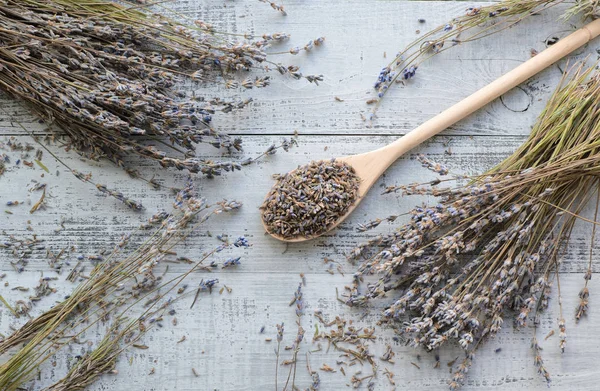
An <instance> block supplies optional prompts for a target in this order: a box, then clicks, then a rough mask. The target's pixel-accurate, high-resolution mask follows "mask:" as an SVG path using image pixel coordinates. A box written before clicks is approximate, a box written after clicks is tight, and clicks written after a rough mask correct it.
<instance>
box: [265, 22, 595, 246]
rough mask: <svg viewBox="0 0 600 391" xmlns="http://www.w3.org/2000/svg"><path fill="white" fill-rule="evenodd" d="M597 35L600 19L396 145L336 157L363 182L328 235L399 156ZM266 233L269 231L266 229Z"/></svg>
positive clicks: (473, 95) (294, 238)
mask: <svg viewBox="0 0 600 391" xmlns="http://www.w3.org/2000/svg"><path fill="white" fill-rule="evenodd" d="M598 35H600V19H598V20H595V21H593V22H591V23H589V24H587V25H586V26H584V27H582V28H581V29H579V30H577V31H575V32H574V33H572V34H570V35H568V36H567V37H565V38H563V39H561V40H560V41H558V42H557V43H555V44H554V45H552V46H550V47H549V48H547V49H545V50H544V51H542V52H541V53H539V54H537V55H536V56H535V57H532V58H531V59H529V60H527V61H525V62H524V63H523V64H521V65H519V66H518V67H516V68H515V69H513V70H512V71H510V72H508V73H506V74H505V75H503V76H501V77H500V78H498V79H496V80H495V81H493V82H491V83H490V84H488V85H487V86H485V87H483V88H482V89H480V90H479V91H477V92H475V93H473V94H472V95H470V96H468V97H467V98H465V99H463V100H462V101H460V102H458V103H457V104H455V105H454V106H452V107H450V108H448V109H446V110H444V111H443V112H441V113H440V114H438V115H436V116H435V117H433V118H431V119H430V120H428V121H427V122H425V123H423V124H422V125H420V126H419V127H417V128H416V129H414V130H413V131H412V132H410V133H408V134H406V135H405V136H403V137H401V138H399V139H398V140H396V141H394V142H393V143H391V144H388V145H386V146H385V147H382V148H379V149H376V150H374V151H371V152H366V153H361V154H359V155H351V156H344V157H340V158H336V160H339V161H343V162H346V163H348V164H350V165H351V166H352V167H353V168H354V170H355V171H356V174H357V175H358V177H359V178H360V179H361V183H360V188H359V190H358V198H357V200H356V202H355V203H354V204H353V205H352V206H351V207H350V209H349V210H348V212H347V213H346V214H345V215H344V216H341V217H340V218H339V219H338V220H337V221H336V222H335V224H333V225H331V227H329V229H328V230H327V231H326V232H328V231H331V230H332V229H334V228H335V227H336V226H337V225H338V224H340V223H341V222H342V221H344V220H345V219H346V218H347V217H348V216H349V215H350V214H351V213H352V212H353V211H354V209H356V207H357V206H358V204H359V203H360V201H362V199H363V197H364V196H365V194H367V192H368V191H369V190H370V189H371V187H372V186H373V184H374V183H375V181H377V179H379V177H380V176H381V175H382V174H383V173H384V172H385V170H387V169H388V167H389V166H390V165H392V163H394V162H395V161H396V160H397V159H398V158H399V157H400V156H402V155H404V154H405V153H406V152H408V151H410V150H411V149H413V148H414V147H416V146H417V145H419V144H421V143H422V142H423V141H425V140H427V139H429V138H431V137H433V136H435V135H436V134H438V133H440V132H441V131H442V130H444V129H446V128H448V127H449V126H451V125H453V124H455V123H457V122H458V121H460V120H462V119H464V118H465V117H467V116H468V115H469V114H471V113H473V112H475V111H476V110H479V109H480V108H482V107H483V106H485V105H486V104H488V103H490V102H491V101H493V100H494V99H496V98H498V97H499V96H501V95H502V94H504V93H506V92H508V91H509V90H511V89H512V88H514V87H516V86H517V85H519V84H521V83H522V82H524V81H525V80H527V79H529V78H530V77H532V76H533V75H535V74H537V73H538V72H540V71H542V70H544V69H546V68H547V67H549V66H550V65H552V64H554V63H555V62H556V61H558V60H560V59H561V58H563V57H564V56H566V55H568V54H570V53H572V52H573V51H574V50H576V49H578V48H580V47H581V46H583V45H585V44H586V43H588V42H589V41H591V40H592V39H594V38H596V37H597V36H598ZM261 220H262V219H261ZM263 226H264V221H263ZM265 230H267V228H266V226H265ZM267 232H268V230H267ZM324 233H325V232H322V233H321V234H319V235H314V236H311V237H304V236H297V237H292V238H284V237H282V236H279V235H275V234H271V236H273V237H274V238H276V239H279V240H281V241H284V242H303V241H306V240H310V239H314V238H316V237H318V236H321V235H323V234H324Z"/></svg>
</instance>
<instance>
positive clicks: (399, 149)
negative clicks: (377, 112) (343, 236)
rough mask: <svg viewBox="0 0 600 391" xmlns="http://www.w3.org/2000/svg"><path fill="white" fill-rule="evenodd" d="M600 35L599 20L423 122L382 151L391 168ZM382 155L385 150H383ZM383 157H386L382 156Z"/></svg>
mask: <svg viewBox="0 0 600 391" xmlns="http://www.w3.org/2000/svg"><path fill="white" fill-rule="evenodd" d="M598 35H600V19H597V20H595V21H593V22H591V23H589V24H587V25H586V26H584V27H582V28H580V29H579V30H577V31H575V32H574V33H572V34H570V35H568V36H567V37H565V38H563V39H561V40H559V41H558V42H557V43H555V44H554V45H552V46H550V47H549V48H547V49H545V50H544V51H542V52H541V53H539V54H537V55H536V56H534V57H532V58H531V59H529V60H527V61H525V62H524V63H522V64H521V65H519V66H518V67H516V68H515V69H513V70H512V71H509V72H508V73H506V74H504V75H503V76H501V77H499V78H498V79H496V80H495V81H493V82H491V83H490V84H488V85H487V86H485V87H483V88H481V89H480V90H478V91H477V92H474V93H473V94H471V95H469V96H468V97H466V98H465V99H463V100H462V101H460V102H458V103H457V104H455V105H454V106H452V107H450V108H448V109H446V110H444V111H442V112H441V113H440V114H438V115H436V116H435V117H433V118H431V119H430V120H428V121H426V122H424V123H423V124H421V125H420V126H419V127H417V128H416V129H414V130H413V131H412V132H410V133H407V134H406V135H405V136H403V137H401V138H399V139H398V140H396V141H395V142H393V143H391V144H389V145H387V146H386V147H384V148H382V149H384V150H386V152H387V153H385V155H387V156H388V157H389V158H390V161H389V164H390V165H391V164H392V163H393V162H394V161H396V159H398V158H399V157H400V156H402V155H403V154H405V153H406V152H408V151H409V150H411V149H413V148H414V147H416V146H417V145H419V144H421V143H422V142H423V141H425V140H427V139H429V138H431V137H433V136H435V135H436V134H438V133H439V132H441V131H442V130H444V129H446V128H448V127H449V126H451V125H453V124H455V123H457V122H458V121H460V120H462V119H463V118H465V117H467V116H468V115H470V114H471V113H473V112H475V111H477V110H479V109H480V108H482V107H483V106H485V105H486V104H488V103H490V102H491V101H493V100H494V99H496V98H498V97H499V96H501V95H502V94H504V93H506V92H508V91H509V90H511V89H512V88H514V87H516V86H518V85H519V84H521V83H522V82H524V81H525V80H527V79H529V78H530V77H532V76H533V75H535V74H536V73H538V72H540V71H542V70H544V69H545V68H547V67H549V66H550V65H552V64H554V63H555V62H556V61H558V60H560V59H561V58H563V57H564V56H566V55H568V54H570V53H571V52H573V51H575V50H576V49H578V48H580V47H581V46H583V45H585V44H586V43H588V42H589V41H591V40H592V39H594V38H596V37H597V36H598ZM382 152H383V151H382ZM382 155H383V154H382Z"/></svg>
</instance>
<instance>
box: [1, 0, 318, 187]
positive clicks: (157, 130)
mask: <svg viewBox="0 0 600 391" xmlns="http://www.w3.org/2000/svg"><path fill="white" fill-rule="evenodd" d="M0 7H1V8H2V14H1V15H0V40H1V41H2V42H3V45H2V48H0V89H1V90H3V91H5V92H6V93H8V94H10V95H11V96H13V97H15V98H17V99H19V100H21V101H23V102H24V103H25V104H26V105H27V106H28V107H29V108H30V110H31V111H32V112H34V113H35V114H36V115H38V116H40V117H41V118H43V119H44V120H46V121H47V122H48V123H50V124H52V125H54V126H53V127H52V128H53V129H54V130H56V131H58V130H59V129H60V131H61V132H64V133H66V134H67V136H68V137H69V139H70V142H71V146H72V147H74V148H76V149H77V150H79V151H82V152H84V153H85V154H86V155H87V156H88V157H89V158H92V159H99V158H106V159H109V160H111V161H113V162H114V163H116V164H117V165H119V166H123V157H124V156H126V155H137V156H141V157H144V158H148V159H151V160H154V161H156V162H158V163H160V164H161V165H162V166H163V167H175V168H177V169H179V170H188V171H190V172H193V173H203V174H205V175H208V176H212V175H219V174H220V173H221V172H222V171H230V170H235V169H239V168H240V167H241V165H239V164H235V163H227V162H213V161H208V160H204V159H200V158H197V157H195V155H194V150H195V145H196V144H197V143H208V144H211V145H213V146H214V147H217V148H224V149H226V150H229V151H236V150H240V149H241V140H240V139H239V138H231V137H229V136H227V135H225V134H222V133H220V132H219V131H217V130H215V129H214V128H213V127H212V126H211V125H210V123H211V120H212V117H213V115H214V114H216V113H221V112H223V113H227V112H230V111H233V110H237V109H240V108H243V107H245V106H246V105H247V104H249V103H250V102H251V99H246V100H243V101H228V100H224V99H220V98H206V99H204V98H194V99H188V98H185V96H182V95H181V93H179V92H178V91H177V89H176V83H177V82H178V80H179V79H182V78H191V79H193V80H196V81H198V82H199V83H201V85H211V84H215V83H225V85H226V87H227V88H237V87H238V85H239V83H237V82H236V81H235V80H234V79H233V76H232V74H233V73H235V72H249V71H251V70H255V69H262V70H264V71H268V70H270V69H277V70H278V71H279V72H280V73H282V74H289V75H290V76H291V77H294V78H304V79H306V80H308V81H309V82H315V83H316V82H318V81H319V80H322V77H321V76H315V75H308V76H304V75H302V74H301V73H300V72H299V70H298V68H297V67H294V66H289V67H286V66H284V65H282V64H275V63H272V62H271V61H269V60H268V56H267V53H266V52H265V48H266V47H268V46H269V45H271V44H273V43H276V42H278V41H282V40H285V39H286V38H287V37H288V35H287V34H268V35H264V36H262V37H261V39H259V40H258V41H244V42H229V41H227V40H224V39H223V38H221V37H220V36H218V35H217V32H216V31H215V30H214V28H213V27H212V26H210V25H209V24H207V23H204V22H202V21H195V22H194V23H195V26H186V25H183V24H181V23H179V22H177V21H174V20H172V19H168V18H165V17H160V16H157V15H153V14H151V13H149V12H141V11H139V10H136V9H133V8H127V7H124V6H121V5H118V4H116V3H112V2H103V1H100V0H91V1H86V2H83V3H82V2H78V1H74V0H23V1H16V0H3V1H0ZM311 42H314V44H316V45H318V44H320V43H321V42H322V39H321V38H319V39H317V40H315V41H311ZM269 80H270V76H268V75H263V76H255V77H249V78H247V79H246V80H244V81H243V82H242V83H241V87H242V88H245V89H250V88H261V87H265V86H267V85H268V84H269ZM139 136H144V138H140V137H139ZM144 140H149V141H151V142H154V143H155V144H156V145H149V144H148V143H147V142H145V141H144Z"/></svg>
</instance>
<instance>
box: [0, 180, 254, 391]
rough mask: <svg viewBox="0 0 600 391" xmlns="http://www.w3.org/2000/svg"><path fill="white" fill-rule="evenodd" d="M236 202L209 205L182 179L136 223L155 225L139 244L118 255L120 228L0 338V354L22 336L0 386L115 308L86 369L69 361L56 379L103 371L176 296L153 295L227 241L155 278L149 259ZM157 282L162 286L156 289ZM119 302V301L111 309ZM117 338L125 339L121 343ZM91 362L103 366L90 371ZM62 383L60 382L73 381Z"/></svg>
mask: <svg viewBox="0 0 600 391" xmlns="http://www.w3.org/2000/svg"><path fill="white" fill-rule="evenodd" d="M240 206H241V205H240V204H239V203H237V202H235V201H231V202H226V201H223V202H220V203H218V204H217V205H214V206H213V205H209V204H207V203H206V201H205V200H203V199H201V198H198V197H197V195H196V194H195V192H194V190H193V188H192V186H191V182H190V183H188V186H187V187H186V188H184V189H183V190H181V191H180V192H179V193H178V194H177V197H176V201H175V203H174V210H173V212H172V213H167V212H161V213H158V214H156V215H155V216H153V217H152V218H151V219H150V221H149V222H148V224H146V225H144V226H142V227H141V229H142V230H143V231H145V230H146V229H151V228H153V227H155V229H154V232H153V233H152V234H151V235H149V237H148V238H147V239H146V240H145V242H144V243H143V244H142V245H141V246H139V247H138V248H137V249H135V250H134V251H131V253H130V254H128V255H127V256H125V257H124V258H123V259H120V260H119V258H120V257H119V254H120V253H121V250H122V248H123V247H124V246H126V245H127V244H128V242H129V241H130V236H129V235H127V236H125V237H124V238H123V240H122V241H121V243H119V245H117V246H116V247H115V250H114V251H113V253H112V254H111V255H110V256H109V257H107V259H105V260H103V262H101V263H99V264H98V265H97V266H96V267H95V268H94V270H93V271H92V272H91V274H90V276H89V278H87V279H85V280H84V281H83V282H82V283H81V284H80V285H79V286H77V287H76V288H75V290H74V291H73V293H72V294H71V295H69V296H68V297H67V298H66V299H65V300H64V301H62V302H60V303H58V304H56V305H55V306H53V307H52V308H51V309H50V310H48V311H46V312H44V313H43V314H41V315H39V316H38V317H36V318H34V319H31V320H30V321H28V322H27V323H26V324H25V325H23V326H22V327H21V328H19V329H18V330H16V331H15V332H14V333H13V334H12V335H10V336H9V337H7V338H5V339H4V340H3V341H2V342H0V354H5V353H7V351H8V349H10V348H12V347H14V346H17V345H20V344H24V346H23V347H22V348H21V349H20V350H19V351H18V352H17V353H16V354H15V355H13V356H12V357H10V359H8V360H7V361H6V362H5V363H3V364H2V365H1V366H0V389H2V390H17V389H20V387H22V385H23V384H24V383H25V382H26V381H28V380H30V379H31V378H32V376H33V375H35V372H36V371H37V370H38V368H39V366H40V365H41V364H42V363H43V362H45V361H46V360H47V359H48V358H50V357H51V356H52V355H53V354H55V353H56V352H57V351H58V350H60V349H62V348H63V347H65V346H67V345H68V344H69V343H70V342H72V341H73V340H74V339H76V338H77V336H79V335H81V333H83V332H85V330H87V329H89V328H90V327H91V326H92V325H94V324H96V323H98V322H100V321H103V322H104V321H106V320H108V319H109V318H110V315H111V314H114V313H117V315H116V318H117V319H116V321H115V323H114V324H113V326H114V327H113V329H112V330H111V331H110V332H109V333H108V334H107V337H106V338H105V339H104V340H103V341H102V343H101V344H100V345H99V349H100V350H98V351H97V352H95V354H92V355H90V356H88V357H87V359H88V360H91V361H92V362H90V363H89V366H88V367H87V372H86V367H77V369H73V371H72V372H70V373H69V376H68V378H67V379H65V380H64V381H61V383H60V384H63V383H64V384H66V385H70V386H69V387H74V385H75V384H78V382H80V381H83V380H85V381H84V383H85V384H89V382H91V381H93V380H94V379H95V378H96V377H98V376H99V375H100V374H102V373H105V372H106V371H108V370H109V369H110V368H111V365H112V364H114V362H115V361H116V358H117V356H118V354H119V353H120V352H122V351H123V350H124V348H125V347H126V346H129V345H131V343H132V342H131V341H135V340H137V339H138V338H139V337H140V336H141V335H140V334H137V336H136V335H134V334H131V332H133V331H134V330H139V331H141V332H142V333H143V332H145V330H146V329H147V328H149V326H148V323H150V324H154V323H155V322H156V321H157V320H156V319H157V318H159V317H158V316H157V317H154V318H153V317H152V315H155V314H156V313H160V312H164V310H165V309H166V308H168V306H169V305H170V304H172V303H173V302H174V300H177V298H178V297H181V296H177V297H175V298H170V299H169V300H167V301H165V302H161V299H162V298H164V297H165V296H166V295H167V294H168V293H170V292H171V291H172V290H173V289H174V288H175V287H176V286H178V285H179V284H180V283H181V282H182V281H183V279H184V278H185V277H187V276H188V275H189V274H190V273H192V272H194V271H196V270H198V268H199V267H200V264H201V263H202V262H203V261H204V260H205V259H206V258H208V257H209V256H211V255H212V254H214V253H215V252H218V251H220V250H222V249H223V248H225V247H226V246H228V245H229V243H224V244H221V245H219V246H218V247H217V248H216V249H215V250H213V251H211V252H209V253H207V254H206V255H204V256H203V257H202V259H201V260H199V261H198V262H191V261H190V262H191V263H192V265H191V266H190V268H189V270H188V271H186V272H185V273H183V274H182V275H180V276H177V277H175V278H174V279H172V280H170V281H163V280H162V276H156V275H155V274H154V270H155V268H156V267H157V265H159V264H161V262H162V261H163V260H165V258H168V257H173V256H176V253H175V252H174V251H173V250H174V247H175V246H176V245H177V244H178V243H180V242H181V241H182V240H184V239H185V238H186V237H187V236H188V235H189V234H190V233H191V232H192V231H193V230H194V229H195V228H197V227H198V226H200V225H202V224H203V223H204V222H205V221H206V220H207V219H209V218H210V217H211V216H213V215H215V214H220V213H223V212H228V211H231V210H235V209H237V208H239V207H240ZM238 242H239V243H238ZM234 244H235V245H236V246H238V245H241V246H247V242H246V241H245V240H241V239H240V240H238V241H236V243H234ZM178 259H179V258H178ZM184 261H187V259H185V260H184ZM217 282H218V280H216V279H212V280H207V281H204V280H203V281H201V282H200V284H199V286H198V288H197V289H198V292H200V291H208V290H210V288H211V287H212V286H213V285H214V284H215V283H217ZM161 289H163V290H165V289H166V291H164V292H163V293H159V291H160V290H161ZM184 290H185V288H184V289H181V292H179V291H178V292H179V293H183V291H184ZM150 295H152V297H150ZM142 301H146V304H144V305H143V307H147V309H146V310H145V311H144V312H143V314H142V316H141V317H139V318H137V320H136V321H135V322H133V323H131V322H130V323H129V324H128V325H127V326H126V327H125V328H124V329H119V325H120V323H122V321H123V320H124V319H125V318H128V317H129V316H130V312H131V310H132V309H135V308H137V307H139V304H140V302H142ZM122 307H124V309H121V310H119V308H122ZM119 312H120V313H119ZM73 335H75V336H73ZM123 344H124V345H125V347H123V346H122V345H123ZM92 364H94V365H92ZM97 366H99V367H101V368H103V370H102V371H100V372H98V370H96V369H98V368H96V367H97ZM57 387H58V385H57ZM69 387H67V388H66V389H74V388H69ZM56 389H64V388H61V387H58V388H56Z"/></svg>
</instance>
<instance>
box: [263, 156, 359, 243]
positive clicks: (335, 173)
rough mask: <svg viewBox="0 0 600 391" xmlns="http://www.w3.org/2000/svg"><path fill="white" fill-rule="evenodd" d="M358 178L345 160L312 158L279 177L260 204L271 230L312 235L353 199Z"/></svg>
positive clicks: (290, 235) (327, 225)
mask: <svg viewBox="0 0 600 391" xmlns="http://www.w3.org/2000/svg"><path fill="white" fill-rule="evenodd" d="M359 185H360V178H359V177H358V176H357V175H356V174H355V172H354V169H353V168H352V166H350V165H349V164H347V163H344V162H342V161H338V160H335V159H331V160H327V161H326V160H321V161H316V162H315V161H313V162H311V163H309V164H307V165H306V166H302V167H298V168H297V169H295V170H293V171H291V172H289V173H287V174H285V175H283V176H280V177H278V179H277V183H276V184H275V185H274V186H273V188H272V189H271V191H270V192H269V194H267V198H266V199H265V202H264V203H263V204H262V206H261V210H262V219H263V222H264V224H265V226H266V228H267V231H268V232H269V233H270V234H275V235H279V236H281V237H283V238H286V239H288V238H294V237H313V236H317V235H320V234H321V233H323V232H327V231H328V230H329V228H330V227H331V226H332V225H333V224H335V223H336V222H337V221H338V220H339V218H340V217H342V216H343V215H344V214H346V212H347V211H348V209H350V207H351V206H352V205H353V204H354V202H355V201H356V197H357V196H358V187H359Z"/></svg>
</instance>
